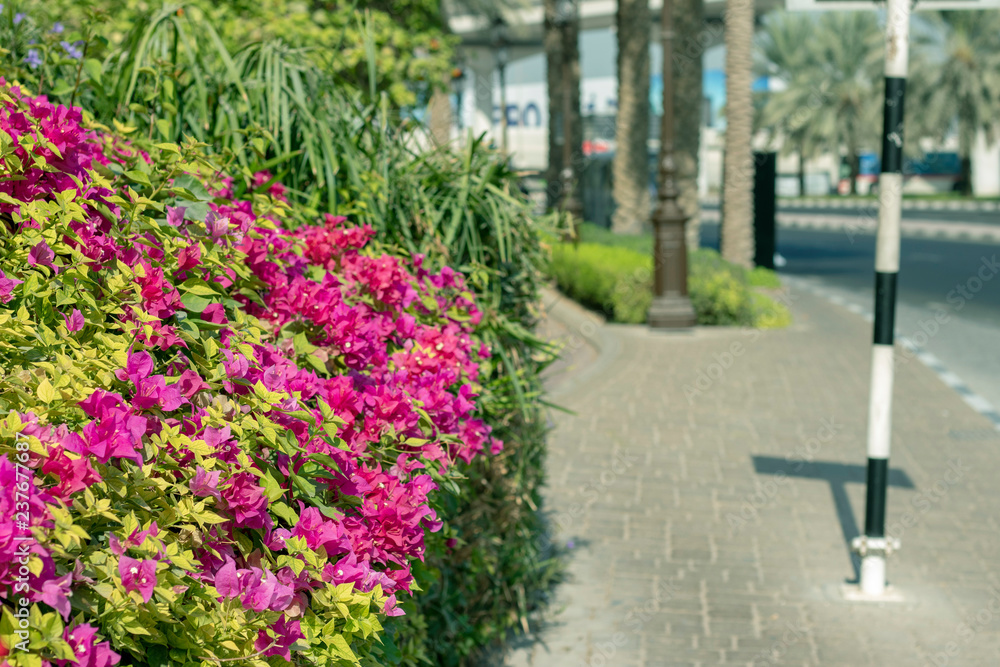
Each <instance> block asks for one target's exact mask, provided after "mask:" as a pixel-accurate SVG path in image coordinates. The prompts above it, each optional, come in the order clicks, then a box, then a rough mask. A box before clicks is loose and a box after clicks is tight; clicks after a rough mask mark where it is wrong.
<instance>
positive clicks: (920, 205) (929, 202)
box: [699, 197, 1000, 212]
mask: <svg viewBox="0 0 1000 667" xmlns="http://www.w3.org/2000/svg"><path fill="white" fill-rule="evenodd" d="M699 201H700V203H701V204H702V205H708V206H718V205H719V199H718V198H705V199H701V200H699ZM877 203H878V199H877V198H874V199H873V198H861V197H841V198H839V199H830V198H826V197H823V198H819V197H790V198H787V199H786V198H783V197H781V198H779V199H778V210H779V211H780V210H781V208H782V207H783V206H784V207H790V206H801V207H809V208H863V207H869V206H875V205H877ZM903 210H904V211H985V212H993V211H1000V201H961V200H946V201H939V200H934V199H904V200H903Z"/></svg>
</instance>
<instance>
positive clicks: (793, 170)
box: [451, 0, 1000, 196]
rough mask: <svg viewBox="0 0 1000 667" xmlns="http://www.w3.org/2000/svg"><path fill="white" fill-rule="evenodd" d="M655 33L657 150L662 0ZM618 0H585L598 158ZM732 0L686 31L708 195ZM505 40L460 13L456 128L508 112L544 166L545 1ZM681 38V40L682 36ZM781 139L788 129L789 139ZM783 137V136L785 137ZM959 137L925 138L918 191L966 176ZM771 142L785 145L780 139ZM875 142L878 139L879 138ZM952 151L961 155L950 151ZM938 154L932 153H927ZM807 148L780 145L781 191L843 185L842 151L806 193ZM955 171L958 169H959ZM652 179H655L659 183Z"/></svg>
mask: <svg viewBox="0 0 1000 667" xmlns="http://www.w3.org/2000/svg"><path fill="white" fill-rule="evenodd" d="M650 5H651V9H650V15H651V19H652V20H651V24H650V29H651V30H652V31H654V35H653V38H652V39H651V42H650V65H651V67H650V72H651V78H650V106H651V110H652V115H651V118H650V138H649V148H650V155H651V158H653V159H655V155H656V151H657V149H658V134H659V127H660V123H659V114H660V111H661V110H660V106H661V102H660V100H661V99H662V98H661V95H662V84H661V76H660V67H661V65H662V55H661V46H660V43H659V40H658V35H657V34H656V23H655V22H656V20H657V19H658V16H659V9H660V7H661V3H660V0H651V2H650ZM782 5H783V3H782V2H781V0H765V1H763V2H762V1H761V0H758V2H757V8H758V11H766V10H769V9H774V8H777V7H781V6H782ZM615 7H616V1H615V0H580V26H581V29H580V70H581V95H580V99H581V112H582V115H583V124H584V152H585V154H587V155H589V156H592V157H593V158H594V159H595V160H597V161H608V160H610V157H611V156H612V155H613V154H614V150H615V115H616V112H617V77H616V53H617V36H616V34H615ZM724 8H725V2H722V1H718V0H716V1H711V2H706V3H705V16H706V29H705V30H704V31H703V33H702V34H700V35H698V36H684V35H681V36H679V37H680V39H681V40H683V39H685V38H686V39H687V43H688V44H690V43H692V42H693V41H694V40H693V39H692V37H694V38H695V39H696V40H697V44H698V45H699V48H698V53H697V54H688V57H691V56H692V55H697V57H700V58H701V59H702V66H703V72H704V75H703V95H704V97H703V99H702V100H701V104H702V111H703V112H702V122H701V128H700V132H701V156H700V173H699V179H698V185H699V192H700V194H701V195H702V196H711V195H713V194H715V193H717V192H718V190H719V188H720V186H721V180H722V146H723V132H724V130H725V117H724V114H723V113H722V112H723V110H724V106H725V98H726V92H725V71H724V63H725V47H724V46H723V43H722V40H723V30H722V23H721V16H722V12H723V11H724ZM507 18H508V21H507V26H506V28H505V30H504V35H503V42H504V44H503V46H502V47H498V44H497V36H496V34H495V31H494V30H493V29H492V28H491V25H490V22H489V21H488V20H487V19H486V18H484V17H481V16H463V15H458V16H455V17H454V18H453V19H452V20H451V28H452V30H453V31H454V32H455V33H456V34H458V35H459V36H461V37H462V39H463V43H462V46H461V48H460V54H461V58H462V71H463V76H462V77H461V79H459V80H458V81H457V82H456V86H455V88H454V91H453V93H454V94H453V95H452V106H453V128H452V132H453V136H455V137H456V138H460V137H463V136H465V135H466V134H467V133H468V131H469V130H471V131H472V132H473V133H474V134H476V135H479V134H482V133H485V134H486V135H487V136H489V137H490V138H492V140H493V142H494V143H495V144H496V145H499V144H500V143H501V142H500V138H499V136H500V129H501V113H505V114H506V116H507V128H508V129H507V148H508V152H509V153H510V155H511V160H512V162H513V163H514V165H515V166H516V167H518V168H519V169H524V170H537V171H542V170H544V169H545V167H546V165H547V163H548V155H547V152H548V113H549V109H548V95H547V93H546V63H545V54H544V50H543V47H542V18H543V12H542V3H541V0H529V1H528V2H526V3H525V8H524V9H522V10H519V11H517V12H512V13H511V14H509V15H507ZM679 41H680V40H679ZM501 62H502V63H503V64H504V71H505V80H506V86H505V97H506V109H504V110H501V108H500V104H501V102H500V100H501V93H500V79H499V70H498V65H499V64H500V63H501ZM780 85H781V82H780V81H778V80H776V79H769V78H768V77H761V78H760V79H758V80H757V81H756V82H755V84H754V89H755V91H757V92H760V93H764V92H766V91H768V90H770V91H776V90H779V89H780ZM779 142H780V139H779ZM765 145H766V137H763V136H761V137H758V138H757V140H756V141H755V147H756V148H760V149H763V148H765V147H766V146H765ZM779 145H780V144H779ZM956 146H957V142H956V141H954V140H950V141H946V142H945V143H944V144H933V143H931V142H927V141H924V142H922V148H923V149H924V150H925V151H926V153H927V155H926V156H925V159H924V160H914V161H911V162H910V167H911V171H910V173H909V174H908V176H907V182H906V188H907V191H909V192H912V193H930V192H941V191H948V190H950V189H952V187H953V186H954V184H955V181H956V180H957V172H955V170H954V169H953V166H952V163H953V162H954V159H953V157H954V155H953V154H954V151H955V149H956ZM770 148H771V149H773V148H775V146H774V144H773V143H772V144H771V145H770ZM872 150H873V151H877V150H878V147H877V146H873V147H872ZM949 154H951V155H952V157H948V155H949ZM927 158H930V159H927ZM798 172H799V164H798V156H797V155H796V154H794V153H791V154H788V155H780V156H779V160H778V192H779V195H784V196H797V195H800V194H807V195H822V194H831V193H835V192H837V191H838V189H841V190H843V189H844V187H845V185H846V183H845V180H844V176H845V167H844V164H843V159H842V157H841V156H840V155H834V154H826V155H819V156H816V157H814V158H813V159H810V160H808V161H807V163H806V165H805V175H806V178H805V190H806V192H805V193H800V192H799V189H800V188H799V180H798ZM952 172H954V173H952ZM877 174H878V155H877V154H876V153H875V152H870V153H867V154H864V155H863V156H862V175H861V177H859V179H858V190H859V191H860V192H867V191H868V190H869V188H870V187H871V186H872V184H873V183H874V181H875V176H876V175H877ZM651 185H652V184H651ZM973 190H974V193H975V194H976V195H978V196H1000V145H998V144H996V143H994V144H993V145H987V142H986V140H985V137H984V136H982V135H980V137H979V138H978V141H977V143H976V147H975V150H974V153H973Z"/></svg>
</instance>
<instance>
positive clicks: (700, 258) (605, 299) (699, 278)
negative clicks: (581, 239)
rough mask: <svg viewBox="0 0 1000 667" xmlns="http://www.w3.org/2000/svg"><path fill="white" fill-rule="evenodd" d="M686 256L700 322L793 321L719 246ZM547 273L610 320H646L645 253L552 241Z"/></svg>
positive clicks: (648, 270) (648, 274)
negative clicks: (755, 285) (721, 254)
mask: <svg viewBox="0 0 1000 667" xmlns="http://www.w3.org/2000/svg"><path fill="white" fill-rule="evenodd" d="M585 238H586V237H585ZM632 242H633V243H642V242H641V241H638V239H632ZM689 262H690V267H689V276H688V291H689V294H690V297H691V303H692V305H693V306H694V309H695V313H696V314H697V317H698V323H699V324H717V325H741V326H757V327H761V328H774V327H782V326H787V324H788V323H789V322H790V321H791V315H790V314H789V312H788V309H787V308H785V307H784V306H783V305H782V304H780V303H777V302H775V301H774V300H773V299H771V298H770V297H768V296H766V295H764V294H760V293H757V292H755V291H754V290H753V289H752V288H751V287H750V284H749V280H748V276H747V274H748V272H747V271H745V270H743V269H741V268H739V267H737V266H734V265H732V264H730V263H728V262H726V261H724V260H723V259H722V258H721V257H720V256H719V254H718V253H717V252H715V251H713V250H705V249H702V250H698V251H696V252H694V253H691V255H690V257H689ZM549 273H550V275H551V276H552V277H553V278H554V279H555V281H556V284H557V285H558V286H559V289H561V290H562V291H563V292H564V293H566V294H567V295H568V296H570V297H572V298H573V299H576V300H577V301H579V302H580V303H582V304H584V305H586V306H589V307H591V308H594V309H597V310H599V311H601V312H603V313H604V314H605V315H606V316H607V317H608V318H609V319H610V320H612V321H614V322H624V323H631V324H638V323H642V322H645V321H646V313H647V311H648V309H649V304H650V302H651V301H652V275H653V274H652V257H651V255H650V254H649V253H640V252H637V251H636V250H632V249H630V248H627V247H617V246H612V245H602V244H600V243H580V244H579V245H577V246H573V245H572V244H556V245H555V246H554V247H553V250H552V262H551V264H550V269H549Z"/></svg>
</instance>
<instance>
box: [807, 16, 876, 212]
mask: <svg viewBox="0 0 1000 667" xmlns="http://www.w3.org/2000/svg"><path fill="white" fill-rule="evenodd" d="M883 48H884V41H883V36H882V30H881V28H880V27H879V25H878V20H877V19H876V17H875V14H874V13H872V12H831V13H828V14H824V15H823V16H822V17H821V18H820V21H819V30H818V33H817V35H816V49H817V65H818V68H817V75H818V76H819V77H821V81H822V83H821V84H820V85H819V87H818V89H817V93H818V95H819V96H820V98H821V100H822V104H820V105H819V106H818V107H817V108H816V109H815V112H814V113H813V114H812V115H811V118H810V125H811V126H812V131H813V132H814V136H815V139H816V140H817V142H819V143H822V144H825V145H826V147H827V149H828V150H831V151H834V152H839V150H840V147H841V146H843V147H844V149H845V150H846V152H847V164H848V166H849V168H850V179H851V193H852V194H854V193H855V192H856V191H857V178H858V174H859V173H860V172H861V158H860V155H861V151H862V150H863V149H864V148H865V147H868V148H874V147H876V146H877V145H878V144H879V139H880V137H881V133H882V122H881V112H882V104H880V101H881V100H882V95H883V93H882V70H881V68H882V63H883V58H884V51H883ZM876 82H878V83H876Z"/></svg>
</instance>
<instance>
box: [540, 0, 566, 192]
mask: <svg viewBox="0 0 1000 667" xmlns="http://www.w3.org/2000/svg"><path fill="white" fill-rule="evenodd" d="M557 2H558V0H545V35H544V45H545V64H546V83H547V85H546V89H547V92H548V98H549V100H548V102H549V160H548V162H549V164H548V169H546V171H545V181H546V183H547V187H546V188H545V199H546V202H545V203H546V207H547V208H555V207H556V206H558V205H559V202H560V201H562V178H561V177H560V175H561V174H562V142H563V141H564V137H563V134H564V133H563V127H564V124H563V118H562V108H563V105H562V78H563V77H562V62H563V39H562V34H561V30H560V29H559V26H558V25H557V24H556V5H557Z"/></svg>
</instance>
